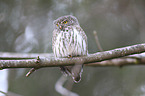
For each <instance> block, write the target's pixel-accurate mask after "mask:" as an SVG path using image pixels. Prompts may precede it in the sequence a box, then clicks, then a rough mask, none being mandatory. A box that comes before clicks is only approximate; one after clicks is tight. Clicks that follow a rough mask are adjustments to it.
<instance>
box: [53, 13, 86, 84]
mask: <svg viewBox="0 0 145 96" xmlns="http://www.w3.org/2000/svg"><path fill="white" fill-rule="evenodd" d="M53 23H54V31H53V38H52V49H53V53H54V56H55V58H73V57H76V56H85V55H87V54H88V44H87V36H86V34H85V32H84V31H83V29H82V28H81V27H80V25H79V22H78V20H77V18H76V17H74V16H72V15H67V16H62V17H59V18H58V19H56V20H54V22H53ZM60 69H61V71H62V72H63V73H64V74H67V75H69V76H71V77H72V78H73V81H74V82H76V83H78V82H79V81H80V80H81V74H82V71H83V64H76V65H74V66H61V67H60Z"/></svg>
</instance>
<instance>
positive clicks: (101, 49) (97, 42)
mask: <svg viewBox="0 0 145 96" xmlns="http://www.w3.org/2000/svg"><path fill="white" fill-rule="evenodd" d="M93 33H94V36H95V41H96V44H97V47H98V49H99V51H101V52H102V51H103V48H102V47H101V44H100V42H99V39H98V35H97V32H96V31H93Z"/></svg>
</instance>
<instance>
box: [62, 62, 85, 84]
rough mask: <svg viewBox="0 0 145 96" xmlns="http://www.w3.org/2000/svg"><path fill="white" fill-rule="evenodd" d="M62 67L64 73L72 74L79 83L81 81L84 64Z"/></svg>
mask: <svg viewBox="0 0 145 96" xmlns="http://www.w3.org/2000/svg"><path fill="white" fill-rule="evenodd" d="M60 69H61V71H62V72H63V73H64V74H66V75H69V76H71V77H72V78H73V81H74V82H75V83H79V82H80V81H81V74H82V72H83V64H80V65H79V64H77V65H74V66H65V67H60Z"/></svg>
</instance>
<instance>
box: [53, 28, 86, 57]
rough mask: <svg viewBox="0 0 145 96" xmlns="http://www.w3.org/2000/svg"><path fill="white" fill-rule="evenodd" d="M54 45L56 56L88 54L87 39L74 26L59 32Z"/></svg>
mask: <svg viewBox="0 0 145 96" xmlns="http://www.w3.org/2000/svg"><path fill="white" fill-rule="evenodd" d="M53 47H54V48H53V51H54V55H55V57H68V56H70V55H71V56H82V55H87V41H86V40H85V39H84V37H83V35H82V34H81V32H80V31H79V30H77V29H76V27H74V26H71V27H67V28H65V31H61V32H59V34H58V35H57V37H56V41H55V44H54V46H53Z"/></svg>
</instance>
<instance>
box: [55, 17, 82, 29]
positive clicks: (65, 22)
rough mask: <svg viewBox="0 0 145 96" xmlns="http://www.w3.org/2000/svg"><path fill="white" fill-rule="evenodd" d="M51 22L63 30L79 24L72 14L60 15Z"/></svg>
mask: <svg viewBox="0 0 145 96" xmlns="http://www.w3.org/2000/svg"><path fill="white" fill-rule="evenodd" d="M53 23H54V27H55V28H56V29H58V30H65V28H67V27H68V26H73V25H79V23H78V20H77V18H76V17H74V16H72V15H66V16H61V17H59V18H58V19H56V20H55V21H54V22H53Z"/></svg>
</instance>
